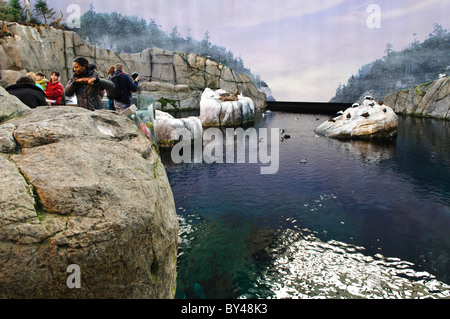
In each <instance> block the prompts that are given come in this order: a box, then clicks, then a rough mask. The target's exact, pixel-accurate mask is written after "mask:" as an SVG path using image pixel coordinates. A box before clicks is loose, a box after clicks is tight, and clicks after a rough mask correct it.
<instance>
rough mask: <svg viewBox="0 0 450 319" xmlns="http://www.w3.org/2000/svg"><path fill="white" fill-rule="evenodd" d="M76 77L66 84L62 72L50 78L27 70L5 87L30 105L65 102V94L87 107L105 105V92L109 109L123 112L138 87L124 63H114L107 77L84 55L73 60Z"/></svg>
mask: <svg viewBox="0 0 450 319" xmlns="http://www.w3.org/2000/svg"><path fill="white" fill-rule="evenodd" d="M73 72H74V74H73V77H72V78H71V79H70V80H69V82H68V83H67V85H66V87H65V88H64V87H63V86H62V84H61V83H60V73H59V72H57V71H55V72H52V74H51V77H50V80H47V79H46V78H45V75H44V74H42V73H37V74H36V75H34V74H30V73H29V74H27V75H24V76H22V77H20V78H19V80H18V81H17V83H16V84H14V85H11V86H9V87H7V88H6V90H7V91H8V92H9V93H10V94H12V95H15V96H17V97H18V98H19V99H20V100H21V101H22V102H23V103H24V104H26V105H28V106H29V107H30V108H35V107H37V106H42V105H49V104H50V105H65V104H66V101H65V99H66V96H68V97H71V96H74V95H75V96H76V99H77V106H78V107H82V108H85V109H88V110H92V111H93V110H98V109H104V107H103V103H102V98H103V96H104V94H105V92H106V94H107V96H108V109H110V110H115V111H117V112H123V111H125V110H126V109H127V108H128V107H130V106H131V104H132V93H133V92H136V91H137V90H138V87H139V84H138V81H139V75H137V77H136V78H133V77H131V76H130V75H128V74H126V73H124V66H123V64H121V63H117V64H116V65H115V66H114V67H111V68H110V70H109V72H108V75H107V76H108V77H107V78H100V77H99V74H98V72H97V71H96V66H95V65H92V64H90V63H89V61H88V60H87V59H86V58H84V57H77V58H76V59H75V60H74V61H73Z"/></svg>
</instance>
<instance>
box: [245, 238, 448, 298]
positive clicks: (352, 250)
mask: <svg viewBox="0 0 450 319" xmlns="http://www.w3.org/2000/svg"><path fill="white" fill-rule="evenodd" d="M364 250H365V248H364V247H359V246H354V245H351V244H346V243H343V242H339V241H335V240H330V241H328V242H323V241H321V240H319V239H318V238H317V237H316V236H315V235H314V234H313V233H311V232H309V231H305V230H302V231H297V230H292V229H290V230H286V231H284V232H283V233H282V234H281V236H280V237H279V239H278V241H277V242H276V243H275V244H274V246H273V247H272V248H271V252H270V253H271V255H272V256H273V258H274V262H273V263H272V264H271V265H270V266H268V267H267V269H266V270H265V271H264V273H262V274H261V276H260V277H259V279H258V283H259V284H260V285H264V286H267V287H270V290H271V291H272V293H273V298H277V299H280V298H302V299H320V298H334V299H335V298H345V299H353V298H370V299H377V298H379V299H412V298H433V299H440V298H449V297H450V286H449V285H447V284H445V283H442V282H439V281H437V280H436V279H435V277H434V276H433V275H431V274H429V273H428V272H424V271H421V272H419V271H415V270H414V269H413V268H412V267H413V266H414V264H412V263H410V262H407V261H402V260H400V259H399V258H389V257H385V256H383V255H381V254H377V255H375V256H368V255H365V254H364ZM251 297H252V296H251V295H245V294H244V295H242V296H241V298H251Z"/></svg>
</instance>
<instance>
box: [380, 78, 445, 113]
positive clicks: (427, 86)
mask: <svg viewBox="0 0 450 319" xmlns="http://www.w3.org/2000/svg"><path fill="white" fill-rule="evenodd" d="M384 102H385V103H386V104H388V105H391V106H392V108H393V109H394V111H395V112H396V113H398V114H405V115H414V116H420V117H433V118H440V119H450V81H449V77H448V76H447V77H443V78H441V79H439V80H436V81H433V82H428V83H424V84H421V85H418V86H415V87H412V88H411V89H409V90H402V91H398V92H395V93H392V94H390V95H388V96H387V97H386V98H385V99H384Z"/></svg>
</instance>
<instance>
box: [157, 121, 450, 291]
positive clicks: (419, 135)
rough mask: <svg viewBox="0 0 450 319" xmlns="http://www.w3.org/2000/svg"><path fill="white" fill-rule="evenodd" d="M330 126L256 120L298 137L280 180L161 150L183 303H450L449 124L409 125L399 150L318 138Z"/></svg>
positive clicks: (250, 168)
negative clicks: (175, 219) (178, 160)
mask: <svg viewBox="0 0 450 319" xmlns="http://www.w3.org/2000/svg"><path fill="white" fill-rule="evenodd" d="M263 115H264V116H263ZM317 118H319V120H317ZM327 118H328V117H327V116H323V115H308V114H292V113H283V112H268V113H267V114H258V116H257V121H256V123H255V126H254V127H255V128H257V129H258V128H278V129H281V128H282V129H285V131H286V133H288V134H289V135H290V136H291V138H290V139H287V140H284V141H283V142H280V144H279V154H280V155H279V170H278V172H277V173H276V174H273V175H261V174H260V168H261V166H263V164H248V163H246V164H232V163H231V164H218V163H214V164H205V163H203V164H179V165H175V164H173V163H172V162H171V157H170V152H162V159H163V162H164V163H165V165H166V170H167V174H168V177H169V181H170V183H171V186H172V189H173V193H174V197H175V203H176V208H177V212H178V215H179V221H180V227H181V234H180V251H179V260H178V286H177V293H176V297H177V298H188V299H190V298H207V299H214V298H427V297H432V298H442V297H449V296H450V285H449V284H450V236H449V232H448V230H449V229H450V123H448V122H445V121H440V120H431V119H416V118H411V117H401V118H400V123H399V129H398V137H397V139H396V140H395V141H393V142H387V143H376V142H362V141H359V142H357V141H353V142H343V141H337V140H333V139H328V138H325V137H318V136H317V135H316V134H315V133H314V131H313V130H314V129H315V128H316V127H317V126H318V125H319V124H320V123H322V122H323V121H325V120H326V119H327ZM302 159H306V163H301V162H300V161H301V160H302Z"/></svg>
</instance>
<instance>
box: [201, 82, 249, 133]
mask: <svg viewBox="0 0 450 319" xmlns="http://www.w3.org/2000/svg"><path fill="white" fill-rule="evenodd" d="M221 94H230V93H228V92H227V91H225V90H216V91H213V90H211V89H210V88H207V89H205V91H204V92H203V94H202V99H201V102H200V121H201V122H202V125H203V126H222V127H227V126H241V125H245V124H249V123H253V122H254V121H255V107H254V105H253V101H252V99H250V98H248V97H245V96H243V95H242V94H240V95H238V96H237V97H236V99H235V100H234V101H233V100H230V101H226V100H223V99H221ZM236 94H237V92H236Z"/></svg>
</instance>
